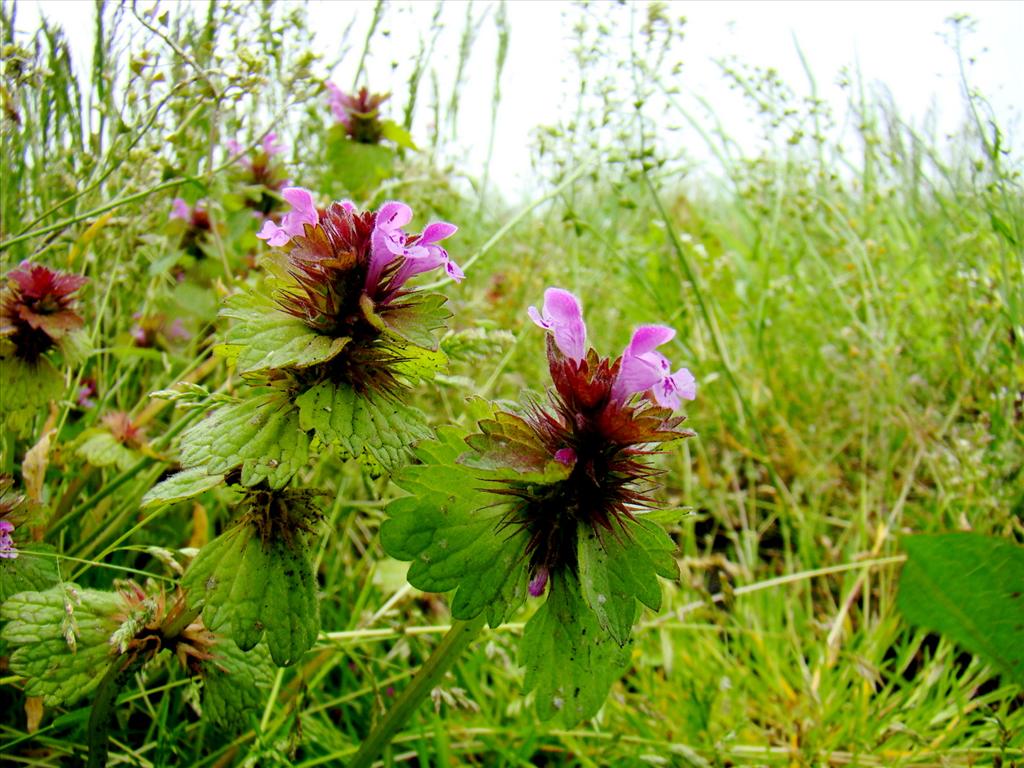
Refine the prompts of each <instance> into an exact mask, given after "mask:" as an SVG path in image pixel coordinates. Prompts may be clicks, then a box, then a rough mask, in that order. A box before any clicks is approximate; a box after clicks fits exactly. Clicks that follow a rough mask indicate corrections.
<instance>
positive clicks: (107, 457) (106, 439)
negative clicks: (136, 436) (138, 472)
mask: <svg viewBox="0 0 1024 768" xmlns="http://www.w3.org/2000/svg"><path fill="white" fill-rule="evenodd" d="M75 455H77V456H79V457H80V458H83V459H85V460H86V461H87V462H89V463H90V464H92V465H93V466H94V467H110V466H116V467H117V468H118V469H120V470H122V471H124V470H126V469H130V468H131V467H133V466H134V465H135V463H136V462H137V461H138V460H139V459H141V458H142V454H141V453H139V452H138V451H133V450H132V449H131V448H129V447H128V446H126V445H124V444H122V443H121V442H120V441H119V440H118V439H117V438H116V437H114V435H112V434H111V433H110V432H109V431H107V430H106V429H103V428H102V427H95V428H93V429H87V430H86V431H85V432H83V433H82V434H81V436H80V437H79V438H78V441H77V446H76V447H75Z"/></svg>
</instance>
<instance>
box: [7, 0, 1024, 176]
mask: <svg viewBox="0 0 1024 768" xmlns="http://www.w3.org/2000/svg"><path fill="white" fill-rule="evenodd" d="M141 5H142V7H148V5H149V3H141ZM163 5H165V6H170V7H173V5H174V4H173V3H167V2H165V3H163ZM668 5H669V8H670V14H671V15H672V16H673V17H675V16H680V15H685V16H686V17H687V19H688V24H687V27H686V29H687V34H686V39H685V42H684V44H683V47H682V49H681V50H682V58H683V61H684V69H683V74H682V84H683V87H684V96H683V100H684V102H685V103H687V104H689V105H691V106H693V105H695V104H696V102H695V97H696V96H697V95H700V96H702V97H703V98H705V99H706V100H707V101H709V102H710V104H711V105H712V106H713V108H714V110H715V112H716V114H717V115H718V117H719V118H720V119H721V120H722V122H723V123H724V124H726V125H727V126H728V127H729V132H730V134H732V135H733V136H734V137H736V138H738V139H740V140H741V142H744V141H749V142H753V141H754V140H755V139H756V136H757V133H756V131H755V130H754V128H753V123H752V121H751V116H750V112H749V109H748V108H747V107H745V106H744V105H743V103H742V101H741V99H740V97H738V96H737V94H736V93H735V92H733V91H730V90H729V89H728V88H727V86H726V84H725V81H724V80H723V78H722V76H721V75H720V73H719V70H718V68H717V67H716V66H715V64H714V63H713V60H714V59H715V58H719V57H723V56H728V55H735V56H737V57H738V58H739V60H740V61H742V62H744V63H748V64H752V65H758V66H763V67H768V66H770V67H774V68H775V69H777V70H778V71H779V73H780V74H781V76H782V78H783V80H784V81H785V82H787V83H788V84H789V85H790V86H791V87H793V88H794V89H795V90H796V91H797V93H798V94H801V95H802V94H804V93H806V92H807V80H806V76H805V74H804V70H803V67H802V66H801V63H800V60H799V57H798V54H797V49H796V46H795V45H794V42H793V40H794V37H795V38H796V40H797V41H798V42H799V44H800V46H801V48H802V49H803V52H804V55H805V56H806V57H807V59H808V61H809V63H810V67H811V69H812V71H813V72H814V73H815V76H816V79H817V85H818V89H819V96H821V97H823V98H825V99H826V100H828V101H829V102H830V103H832V104H833V107H834V110H835V112H836V115H837V118H838V119H839V120H840V122H841V121H842V118H843V116H844V115H845V114H846V108H845V99H846V94H845V93H844V92H842V91H841V90H840V89H839V88H838V86H837V85H836V81H837V79H838V76H839V73H840V70H841V69H842V68H843V67H844V66H850V67H859V69H860V72H861V74H862V77H863V79H864V81H865V82H866V83H868V84H872V83H875V82H881V83H884V84H885V86H886V87H887V88H888V90H889V91H890V92H891V93H892V95H893V97H894V102H895V104H896V105H897V106H898V107H899V109H900V111H901V114H902V115H903V117H904V118H905V119H907V120H909V121H910V122H911V123H913V124H915V125H918V126H919V125H921V124H922V123H923V121H924V117H925V115H926V113H927V112H928V111H929V109H934V110H935V111H936V113H937V117H938V127H939V129H940V131H942V132H949V131H952V130H953V129H955V128H956V127H957V126H958V125H959V124H960V122H961V120H962V116H963V101H962V99H961V96H960V83H959V75H958V72H957V62H956V59H955V56H954V54H953V53H952V51H951V49H950V48H949V46H948V45H947V44H946V43H945V42H944V41H943V38H942V35H943V33H945V32H946V31H947V30H948V25H947V24H945V23H944V20H945V19H946V18H947V17H949V16H951V15H953V14H956V13H968V14H970V15H971V17H972V18H974V19H975V21H976V22H977V24H976V29H975V32H974V33H973V34H972V35H970V36H968V38H967V40H966V46H965V47H966V51H967V53H968V54H971V55H974V56H975V57H976V61H975V63H974V64H973V65H972V67H971V79H972V84H973V85H974V86H976V87H977V88H978V89H980V91H981V92H982V93H983V94H985V96H986V97H988V98H989V100H990V101H991V102H992V104H993V106H994V107H995V110H996V114H997V117H998V119H999V122H1000V124H1001V127H1002V128H1003V129H1004V130H1006V131H1008V132H1009V134H1010V139H1011V140H1012V146H1013V147H1014V148H1015V150H1016V151H1017V152H1018V153H1019V152H1020V149H1021V146H1022V141H1021V136H1020V131H1021V129H1022V126H1021V124H1020V114H1021V112H1020V109H1021V105H1022V104H1024V79H1022V77H1021V73H1024V45H1022V40H1024V2H1020V1H1019V0H1016V1H1014V0H1003V1H1002V2H991V1H983V0H971V1H970V2H968V1H966V0H959V1H955V2H949V1H946V0H943V1H941V2H940V1H932V2H921V1H917V2H902V1H890V2H877V1H876V2H868V1H866V0H857V1H853V2H840V1H838V0H833V1H831V2H808V1H804V2H791V1H782V2H780V1H778V0H776V1H774V2H671V3H669V4H668ZM310 6H311V8H310V16H311V19H313V20H314V23H313V26H314V28H315V29H317V31H318V33H317V48H318V50H319V52H320V53H322V54H324V56H325V58H326V59H327V60H331V59H334V58H335V57H336V56H337V55H338V44H339V35H340V31H341V30H342V29H343V28H344V27H345V26H346V25H347V24H348V22H349V20H350V19H351V18H352V16H353V15H355V16H356V19H357V23H356V25H355V27H354V30H353V36H352V38H351V42H354V43H355V44H356V48H357V50H355V51H352V52H350V54H349V55H348V56H347V57H346V58H345V59H344V60H343V61H342V63H341V65H340V66H339V68H338V71H336V72H335V73H334V79H335V80H336V81H337V82H338V83H339V85H341V86H342V87H343V88H346V87H348V86H350V85H351V83H352V78H353V76H354V70H355V66H356V58H357V55H358V46H359V45H360V44H361V41H362V38H363V36H364V34H365V30H366V28H367V26H368V24H369V21H370V18H371V16H372V10H373V6H374V3H373V2H372V1H370V0H313V2H311V3H310ZM401 7H404V10H401V11H400V10H399V9H400V8H401ZM507 7H508V15H509V19H510V23H511V38H510V46H509V52H508V59H507V62H506V66H505V73H504V76H503V79H502V85H501V87H502V102H501V105H500V107H499V113H498V125H499V128H498V133H497V139H496V150H495V156H494V161H493V165H492V170H491V178H492V180H493V181H494V182H495V183H496V184H498V185H499V186H500V187H502V189H504V190H505V192H506V193H507V194H510V195H512V196H517V195H518V194H522V193H526V192H527V191H528V189H529V176H530V171H529V168H530V165H529V159H530V146H531V138H530V133H531V131H532V129H533V128H535V127H536V126H538V125H544V124H552V123H554V122H556V121H557V120H558V119H559V118H560V117H565V116H566V114H565V111H566V110H567V109H568V108H569V107H571V104H572V99H571V98H570V97H569V96H570V94H572V93H573V90H574V88H575V84H574V83H572V82H569V80H568V79H567V78H568V77H569V76H570V75H571V74H572V73H573V71H574V69H573V66H572V59H571V54H570V47H571V40H570V37H571V30H569V29H568V27H567V25H566V24H567V23H566V22H565V21H564V20H563V11H564V10H565V7H566V3H562V2H553V1H552V0H509V2H508V6H507ZM37 8H42V11H43V13H45V14H46V15H47V16H48V17H50V18H53V19H58V20H60V21H62V22H63V23H64V24H65V26H66V31H67V32H68V35H69V37H70V39H71V41H72V45H73V47H74V48H75V50H76V54H77V55H79V56H81V58H82V60H83V63H84V61H85V60H86V59H87V58H88V55H89V53H90V47H91V39H90V33H91V30H92V23H91V19H92V13H93V4H92V3H91V2H86V1H85V0H42V2H38V3H34V2H25V0H22V2H21V3H19V8H18V10H19V13H18V27H19V29H21V30H26V31H27V30H29V29H31V28H33V27H34V23H35V18H36V15H35V14H36V13H37V12H38V11H37ZM434 8H435V5H434V3H432V2H424V1H422V0H421V1H420V2H415V3H397V2H394V3H391V4H389V10H388V13H387V15H386V17H385V20H384V22H383V23H382V25H381V28H382V29H387V30H388V31H389V32H390V35H389V37H388V39H387V44H386V45H383V44H379V45H377V46H375V48H373V49H372V51H373V53H372V55H371V57H370V59H369V61H368V73H369V82H370V85H371V89H372V90H374V91H389V90H390V91H392V92H394V93H395V104H394V112H393V114H394V115H395V116H399V115H400V107H401V105H402V104H403V101H404V99H403V96H402V94H403V93H404V89H405V80H406V77H407V74H408V64H409V59H410V58H411V56H412V55H413V54H414V53H415V51H416V50H417V48H418V41H419V38H420V36H421V35H424V34H426V33H427V28H428V25H429V19H430V17H431V15H432V14H433V12H434ZM495 10H496V3H495V2H493V1H491V0H478V2H476V3H475V4H474V5H473V11H474V14H484V13H487V14H488V15H487V17H486V18H485V19H484V21H483V22H482V24H481V26H480V31H479V37H478V40H477V42H476V44H475V45H474V47H473V50H472V54H471V58H470V66H469V67H468V68H467V79H466V82H465V88H464V90H463V91H462V99H461V102H460V103H461V107H460V125H459V130H458V134H459V136H460V140H461V141H462V142H464V145H465V152H464V153H463V155H462V159H461V161H460V163H461V166H462V168H463V169H464V170H465V171H466V172H468V173H470V174H472V175H478V174H480V173H481V170H482V165H483V160H484V158H485V156H486V146H487V139H488V135H489V125H490V110H491V93H492V89H493V82H494V56H495V51H496V45H497V35H496V31H495V25H494V21H493V16H494V12H495ZM465 14H466V4H465V2H463V1H462V0H449V1H448V2H446V3H445V6H444V12H443V20H444V22H445V27H444V30H443V32H442V34H441V37H440V39H439V41H438V46H437V50H436V52H435V55H434V58H433V66H434V67H435V69H436V70H437V71H438V76H439V80H440V82H441V92H442V94H443V95H444V97H445V98H447V95H448V93H449V92H450V83H451V82H452V81H453V79H454V69H455V63H456V62H457V60H458V55H457V50H458V43H459V36H460V35H461V33H462V28H463V22H464V18H465ZM395 61H397V62H398V64H399V66H398V67H397V68H393V67H392V62H395ZM427 101H428V98H427V93H426V92H423V93H421V95H420V101H419V102H418V103H419V104H420V105H423V106H425V105H426V103H427ZM698 111H699V110H698ZM427 119H428V117H427V114H426V111H425V110H423V111H421V112H420V113H419V114H418V117H417V120H416V125H415V126H414V131H413V133H414V138H415V137H416V136H417V133H419V138H420V140H421V141H422V139H423V138H425V136H424V135H423V134H424V131H423V125H424V124H425V122H426V120H427ZM687 146H688V149H690V150H691V153H692V154H693V156H694V157H696V158H697V159H701V157H702V154H701V152H702V147H700V145H699V142H698V141H694V142H692V143H689V142H688V143H687ZM705 154H706V153H705Z"/></svg>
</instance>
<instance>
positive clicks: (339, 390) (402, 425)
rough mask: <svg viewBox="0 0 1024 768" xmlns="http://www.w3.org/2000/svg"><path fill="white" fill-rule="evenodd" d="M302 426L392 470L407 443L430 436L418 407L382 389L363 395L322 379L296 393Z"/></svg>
mask: <svg viewBox="0 0 1024 768" xmlns="http://www.w3.org/2000/svg"><path fill="white" fill-rule="evenodd" d="M295 404H296V405H297V406H298V408H299V411H298V414H299V424H300V426H301V427H302V429H307V430H313V431H314V433H315V434H316V437H317V438H318V439H319V440H321V441H322V442H323V443H325V444H327V445H332V446H334V447H335V448H337V449H338V451H339V452H340V453H341V455H342V456H343V457H344V458H361V459H363V460H364V461H366V462H367V464H368V466H369V467H371V468H372V467H374V466H375V465H377V466H379V467H380V468H381V469H383V470H385V471H389V472H390V471H392V470H394V469H395V468H396V467H397V466H399V465H401V464H403V463H405V462H406V461H407V460H408V450H409V447H410V445H411V444H412V443H414V442H415V441H417V440H421V439H423V438H426V437H429V436H430V429H429V428H428V427H427V425H426V418H425V417H424V415H423V414H422V413H421V412H420V411H418V410H417V409H415V408H413V407H411V406H408V405H406V404H405V403H402V402H400V401H399V400H397V399H395V398H391V397H386V396H384V395H378V394H367V395H362V394H359V393H358V392H356V391H355V390H354V389H352V387H350V386H348V385H346V384H334V383H332V382H322V383H320V384H317V385H316V386H314V387H313V388H312V389H310V390H308V391H306V392H304V393H303V394H302V395H300V396H299V397H297V398H296V399H295Z"/></svg>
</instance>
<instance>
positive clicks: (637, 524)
mask: <svg viewBox="0 0 1024 768" xmlns="http://www.w3.org/2000/svg"><path fill="white" fill-rule="evenodd" d="M655 515H657V513H656V512H647V513H644V514H643V515H641V516H640V517H638V518H637V519H636V520H634V521H631V522H630V523H629V535H630V536H632V537H633V540H634V541H635V542H636V543H637V544H638V545H639V546H640V547H642V548H643V549H644V550H645V551H646V552H647V555H648V557H650V558H651V564H652V565H653V566H654V572H655V573H657V574H658V575H659V576H661V577H662V578H663V579H672V580H673V581H675V580H677V579H678V578H679V563H677V562H676V558H675V551H676V543H675V542H674V541H673V540H672V537H671V536H669V535H668V533H667V532H666V531H665V529H664V528H662V527H661V526H660V525H659V524H658V522H659V520H658V518H656V517H654V516H655ZM650 608H651V610H654V611H656V610H658V608H657V607H655V606H653V605H652V606H650Z"/></svg>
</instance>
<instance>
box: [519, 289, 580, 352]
mask: <svg viewBox="0 0 1024 768" xmlns="http://www.w3.org/2000/svg"><path fill="white" fill-rule="evenodd" d="M526 313H527V314H528V315H529V316H530V319H531V320H533V322H535V323H536V324H537V325H539V326H540V327H541V328H544V329H546V330H550V331H551V332H552V333H554V335H555V344H557V345H558V348H559V349H560V350H561V352H562V354H563V355H565V356H566V357H568V358H571V359H573V360H582V359H583V356H584V355H585V353H586V343H587V326H586V325H585V324H584V323H583V310H582V309H581V307H580V300H579V299H577V298H576V297H575V296H574V295H573V294H571V293H569V291H566V290H563V289H562V288H548V289H547V290H546V291H544V309H543V312H541V313H539V314H538V312H537V309H536V307H530V308H529V309H528V310H526Z"/></svg>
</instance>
